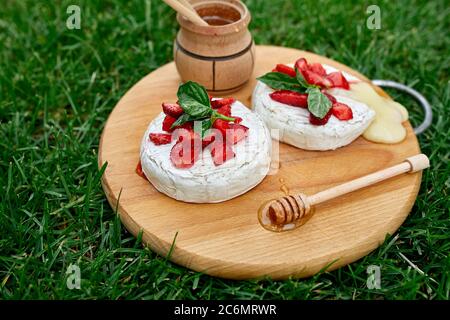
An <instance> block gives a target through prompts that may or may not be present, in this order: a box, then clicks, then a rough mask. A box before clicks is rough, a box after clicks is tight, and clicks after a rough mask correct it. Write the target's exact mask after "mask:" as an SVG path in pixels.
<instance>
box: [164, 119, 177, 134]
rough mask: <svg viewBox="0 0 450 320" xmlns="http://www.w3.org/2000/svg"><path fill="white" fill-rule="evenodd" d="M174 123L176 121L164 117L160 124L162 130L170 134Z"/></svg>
mask: <svg viewBox="0 0 450 320" xmlns="http://www.w3.org/2000/svg"><path fill="white" fill-rule="evenodd" d="M175 121H177V119H176V118H174V117H171V116H166V117H165V118H164V120H163V123H162V129H163V130H164V131H167V132H172V131H173V129H171V127H172V124H173V123H174V122H175Z"/></svg>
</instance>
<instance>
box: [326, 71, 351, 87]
mask: <svg viewBox="0 0 450 320" xmlns="http://www.w3.org/2000/svg"><path fill="white" fill-rule="evenodd" d="M326 79H327V80H328V81H329V82H330V83H331V87H332V88H342V89H345V90H349V89H350V85H349V84H348V81H347V79H345V77H344V75H343V74H342V72H332V73H330V74H329V75H327V77H326Z"/></svg>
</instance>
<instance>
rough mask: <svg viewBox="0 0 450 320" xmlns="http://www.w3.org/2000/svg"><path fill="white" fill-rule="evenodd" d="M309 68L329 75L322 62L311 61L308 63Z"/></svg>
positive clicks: (323, 74)
mask: <svg viewBox="0 0 450 320" xmlns="http://www.w3.org/2000/svg"><path fill="white" fill-rule="evenodd" d="M308 69H309V70H310V71H312V72H314V73H317V74H318V75H320V76H322V77H325V76H326V75H327V72H326V70H325V69H324V67H323V66H322V65H321V64H320V63H310V64H308Z"/></svg>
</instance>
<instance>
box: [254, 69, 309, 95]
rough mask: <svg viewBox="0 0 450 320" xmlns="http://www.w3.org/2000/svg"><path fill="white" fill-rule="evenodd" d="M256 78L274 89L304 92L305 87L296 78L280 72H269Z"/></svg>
mask: <svg viewBox="0 0 450 320" xmlns="http://www.w3.org/2000/svg"><path fill="white" fill-rule="evenodd" d="M257 79H258V80H259V81H261V82H264V83H265V84H267V85H268V86H269V87H271V88H273V89H275V90H291V91H296V92H299V93H305V92H306V88H305V87H304V86H302V84H301V83H299V81H298V80H297V79H296V78H294V77H291V76H288V75H287V74H284V73H281V72H274V71H273V72H269V73H266V74H265V75H263V76H262V77H259V78H257Z"/></svg>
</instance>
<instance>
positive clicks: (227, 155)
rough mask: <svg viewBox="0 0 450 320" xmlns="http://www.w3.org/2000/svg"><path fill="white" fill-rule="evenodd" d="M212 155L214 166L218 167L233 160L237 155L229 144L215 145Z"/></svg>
mask: <svg viewBox="0 0 450 320" xmlns="http://www.w3.org/2000/svg"><path fill="white" fill-rule="evenodd" d="M211 155H212V159H213V162H214V164H215V165H216V166H218V165H221V164H223V163H224V162H225V161H227V160H230V159H233V158H234V157H235V155H236V154H235V153H234V151H233V149H232V147H231V146H230V145H229V144H228V143H214V144H213V146H212V148H211Z"/></svg>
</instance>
